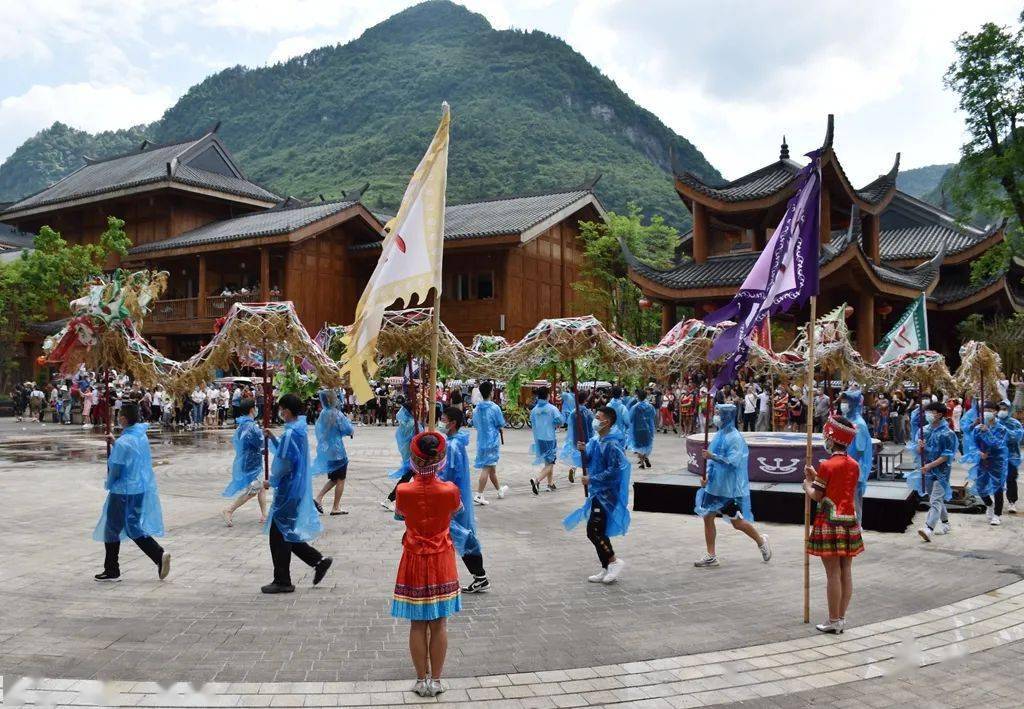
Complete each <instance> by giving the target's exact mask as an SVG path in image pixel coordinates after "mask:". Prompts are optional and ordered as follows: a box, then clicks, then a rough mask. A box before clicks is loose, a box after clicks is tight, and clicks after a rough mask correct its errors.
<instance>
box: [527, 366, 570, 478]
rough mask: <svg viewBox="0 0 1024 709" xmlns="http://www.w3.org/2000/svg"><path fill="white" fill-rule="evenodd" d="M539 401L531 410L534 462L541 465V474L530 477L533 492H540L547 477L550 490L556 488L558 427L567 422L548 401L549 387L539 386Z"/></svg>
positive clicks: (537, 392)
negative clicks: (541, 485)
mask: <svg viewBox="0 0 1024 709" xmlns="http://www.w3.org/2000/svg"><path fill="white" fill-rule="evenodd" d="M536 394H537V403H536V404H534V406H533V409H531V410H530V426H531V427H532V428H533V447H532V448H531V450H532V451H533V455H534V458H533V464H534V465H540V466H541V469H540V475H538V476H537V477H536V478H530V487H531V488H533V494H534V495H539V494H540V484H541V483H542V482H543V481H544V480H545V479H547V481H548V492H553V491H554V490H555V460H556V459H557V458H558V427H559V426H561V425H562V424H563V423H565V419H563V418H562V414H561V413H559V411H558V409H556V408H555V407H554V405H553V404H552V403H551V402H550V401H548V388H547V387H544V386H542V387H538V388H537V391H536Z"/></svg>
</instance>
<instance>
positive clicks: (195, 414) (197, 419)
mask: <svg viewBox="0 0 1024 709" xmlns="http://www.w3.org/2000/svg"><path fill="white" fill-rule="evenodd" d="M202 422H203V405H202V404H196V403H194V402H193V404H192V423H194V424H196V425H199V424H201V423H202Z"/></svg>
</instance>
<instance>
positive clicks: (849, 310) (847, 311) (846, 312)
mask: <svg viewBox="0 0 1024 709" xmlns="http://www.w3.org/2000/svg"><path fill="white" fill-rule="evenodd" d="M851 317H853V306H852V305H847V306H846V307H845V308H844V309H843V318H845V319H846V320H849V319H850V318H851Z"/></svg>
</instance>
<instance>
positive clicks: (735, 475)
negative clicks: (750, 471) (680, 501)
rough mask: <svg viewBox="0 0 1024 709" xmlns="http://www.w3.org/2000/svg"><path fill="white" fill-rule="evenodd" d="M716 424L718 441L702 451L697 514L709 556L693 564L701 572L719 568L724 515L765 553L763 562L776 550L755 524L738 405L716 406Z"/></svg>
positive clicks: (714, 440)
mask: <svg viewBox="0 0 1024 709" xmlns="http://www.w3.org/2000/svg"><path fill="white" fill-rule="evenodd" d="M713 424H714V426H715V428H716V429H718V430H717V431H716V432H715V437H714V438H712V439H711V444H710V446H709V447H708V449H707V450H705V451H702V452H701V453H702V456H703V458H704V460H705V461H707V463H706V466H707V467H706V472H705V477H704V478H703V479H702V480H701V488H700V490H698V491H697V498H696V501H695V502H694V512H696V513H697V516H698V517H701V518H702V519H703V520H704V543H705V545H706V546H707V553H705V554H704V556H702V557H701V558H700V559H698V560H697V561H695V562H694V563H693V565H694V566H696V567H697V568H708V567H711V566H718V555H717V554H716V553H715V539H716V537H717V535H718V532H717V530H716V529H715V518H716V517H717V516H718V515H722V516H723V517H725V518H726V519H728V520H729V521H730V522H732V526H733V529H737V530H739V531H741V532H743V533H744V534H746V535H747V536H748V537H750V538H751V539H752V540H753V541H754V543H755V544H757V548H758V549H759V550H760V552H761V558H762V559H764V560H765V561H769V560H770V559H771V558H772V548H771V545H770V544H769V543H768V537H767V536H766V535H764V534H760V533H758V531H757V529H756V528H755V527H754V525H753V524H752V522H753V521H754V514H753V511H752V510H751V509H750V479H749V477H748V475H747V459H748V457H749V455H750V450H749V448H748V447H747V442H746V440H745V439H744V438H743V434H742V433H740V432H739V431H738V430H736V405H735V404H718V405H717V406H715V415H714V419H713Z"/></svg>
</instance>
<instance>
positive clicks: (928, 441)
mask: <svg viewBox="0 0 1024 709" xmlns="http://www.w3.org/2000/svg"><path fill="white" fill-rule="evenodd" d="M918 443H919V439H918V438H917V436H916V435H915V436H914V437H912V438H911V440H910V441H909V442H908V443H907V450H909V451H910V453H911V455H913V456H914V460H915V461H916V463H917V469H915V470H914V471H913V472H910V473H908V474H907V487H909V488H910V489H911V490H913V491H914V492H916V493H918V494H919V495H923V496H925V497H927V496H928V495H930V494H931V491H932V486H933V485H934V483H935V482H936V481H938V482H939V483H940V484H941V485H942V489H943V490H944V491H945V499H946V500H951V499H953V488H952V487H951V486H950V484H949V474H950V472H951V470H952V467H953V461H954V460H956V454H957V451H958V450H959V448H960V442H959V441H958V440H957V438H956V434H955V433H953V429H951V428H950V427H949V423H948V422H947V421H946V417H945V416H943V417H942V418H941V419H939V423H938V424H937V425H934V426H933V425H931V424H927V425H926V426H925V427H924V461H923V462H924V463H930V462H931V461H933V460H935V459H936V458H940V457H945V458H946V462H945V463H943V464H942V465H940V466H938V467H935V468H932V469H931V470H929V471H928V472H927V473H925V480H924V486H923V487H922V485H921V470H920V467H921V464H922V461H921V456H920V455H919V454H918V451H917V444H918Z"/></svg>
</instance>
